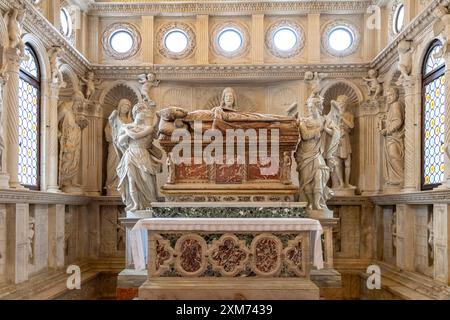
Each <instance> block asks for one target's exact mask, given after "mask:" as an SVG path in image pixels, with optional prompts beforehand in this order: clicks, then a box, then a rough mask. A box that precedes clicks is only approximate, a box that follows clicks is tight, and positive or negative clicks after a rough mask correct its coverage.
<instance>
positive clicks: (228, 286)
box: [139, 278, 319, 300]
mask: <svg viewBox="0 0 450 320" xmlns="http://www.w3.org/2000/svg"><path fill="white" fill-rule="evenodd" d="M139 299H141V300H319V288H318V287H317V286H316V285H315V284H314V283H313V282H312V281H311V280H307V279H286V278H264V279H261V278H253V279H248V278H239V279H236V278H234V279H233V278H231V279H230V278H222V279H205V278H203V279H199V278H197V279H189V280H187V279H186V278H178V279H177V278H158V279H151V280H148V281H147V282H146V283H145V284H144V285H143V286H142V287H140V288H139Z"/></svg>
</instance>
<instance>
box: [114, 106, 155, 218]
mask: <svg viewBox="0 0 450 320" xmlns="http://www.w3.org/2000/svg"><path fill="white" fill-rule="evenodd" d="M155 114H156V113H155V109H154V108H151V107H149V106H148V105H147V104H146V103H138V104H137V105H135V106H134V107H133V118H134V122H133V123H130V124H125V125H123V126H121V129H120V132H119V137H118V141H117V144H118V147H119V148H123V149H124V150H125V151H124V154H123V156H122V158H121V159H120V162H119V165H118V167H117V176H118V178H119V185H118V189H119V191H120V193H121V195H122V200H123V202H124V203H125V205H126V210H127V211H131V212H133V211H137V210H144V209H147V208H149V207H151V203H152V202H155V201H157V200H158V187H157V182H156V174H158V173H160V172H162V163H161V158H162V151H161V150H160V149H159V148H158V147H156V146H155V145H154V143H153V142H154V139H155V138H156V137H157V127H156V123H158V122H159V121H156V122H155Z"/></svg>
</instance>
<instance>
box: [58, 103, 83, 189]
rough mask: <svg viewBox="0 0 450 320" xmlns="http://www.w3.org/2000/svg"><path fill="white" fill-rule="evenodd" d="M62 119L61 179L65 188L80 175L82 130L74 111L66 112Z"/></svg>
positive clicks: (60, 142)
mask: <svg viewBox="0 0 450 320" xmlns="http://www.w3.org/2000/svg"><path fill="white" fill-rule="evenodd" d="M62 117H63V118H62V120H61V122H60V124H59V127H60V132H61V135H60V141H59V144H60V157H59V159H60V160H59V161H60V164H59V177H60V184H61V185H63V186H64V185H66V182H69V181H71V180H72V179H73V178H74V177H75V176H76V175H77V174H78V171H79V169H80V154H81V147H80V146H81V128H80V127H79V125H78V124H77V122H76V119H75V115H74V113H73V112H72V111H69V110H65V111H64V114H63V115H62Z"/></svg>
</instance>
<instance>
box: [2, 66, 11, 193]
mask: <svg viewBox="0 0 450 320" xmlns="http://www.w3.org/2000/svg"><path fill="white" fill-rule="evenodd" d="M1 67H2V66H1V62H0V70H1ZM5 84H6V79H5V77H4V76H2V74H1V72H0V189H7V188H8V187H9V175H8V173H7V171H6V148H5V147H6V146H5V144H6V136H5V130H4V128H5V125H6V121H5V118H6V114H5V104H4V99H3V92H4V90H3V88H4V86H5Z"/></svg>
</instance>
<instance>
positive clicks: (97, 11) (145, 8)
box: [89, 0, 372, 16]
mask: <svg viewBox="0 0 450 320" xmlns="http://www.w3.org/2000/svg"><path fill="white" fill-rule="evenodd" d="M371 2H372V1H369V0H363V1H354V0H341V1H251V0H246V1H229V0H215V1H186V0H181V1H176V0H165V1H154V2H153V1H152V2H147V3H143V2H142V1H121V2H119V3H117V2H96V3H92V4H91V5H90V6H89V14H91V15H101V16H123V15H126V16H130V15H146V14H152V15H153V14H154V15H156V14H165V15H186V14H192V15H195V14H230V13H236V14H266V13H267V14H269V13H270V14H274V13H279V14H283V15H286V14H295V15H298V14H308V13H330V12H332V13H347V14H356V13H359V14H360V13H365V12H366V10H367V7H368V6H370V5H371Z"/></svg>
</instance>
